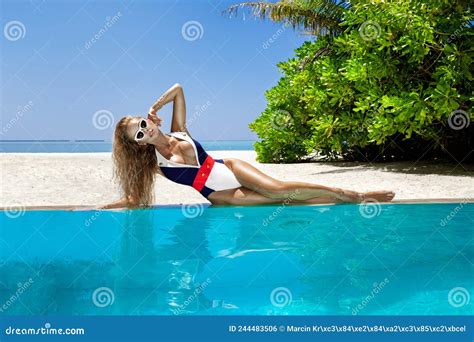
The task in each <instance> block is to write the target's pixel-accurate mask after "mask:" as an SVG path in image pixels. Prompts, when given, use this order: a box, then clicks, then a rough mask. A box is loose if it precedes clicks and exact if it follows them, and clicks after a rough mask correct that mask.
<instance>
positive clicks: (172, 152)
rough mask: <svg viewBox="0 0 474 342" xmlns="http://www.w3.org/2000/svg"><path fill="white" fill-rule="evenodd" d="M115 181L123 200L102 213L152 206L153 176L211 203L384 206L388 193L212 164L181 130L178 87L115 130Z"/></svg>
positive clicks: (234, 163)
mask: <svg viewBox="0 0 474 342" xmlns="http://www.w3.org/2000/svg"><path fill="white" fill-rule="evenodd" d="M171 101H173V118H172V123H171V133H169V134H166V133H163V132H162V131H161V130H160V129H159V127H161V122H162V119H161V118H160V117H158V116H157V115H156V112H157V111H158V110H159V109H160V108H161V107H163V106H164V105H165V104H167V103H169V102H171ZM113 160H114V165H115V177H116V178H117V179H118V181H119V183H120V185H121V190H122V192H123V195H124V196H123V198H122V199H121V200H119V201H117V202H114V203H111V204H107V205H105V206H102V207H101V208H103V209H108V208H120V207H136V206H140V205H150V204H152V203H153V197H154V196H153V195H154V186H153V184H154V180H155V176H156V174H157V173H159V174H161V175H162V176H164V177H166V178H168V179H170V180H172V181H174V182H177V183H180V184H185V185H189V186H192V187H194V188H195V189H196V190H198V191H199V192H200V193H201V194H202V195H203V196H204V197H206V198H207V199H208V200H209V201H210V202H211V203H212V204H233V205H255V204H269V203H283V202H284V201H286V202H287V203H288V201H291V202H296V203H338V202H362V201H364V200H369V199H370V200H375V201H379V202H385V201H390V200H392V199H393V197H394V193H393V192H391V191H375V192H367V193H359V192H355V191H350V190H343V189H338V188H331V187H326V186H322V185H317V184H311V183H303V182H286V181H281V180H277V179H275V178H272V177H270V176H268V175H266V174H264V173H263V172H261V171H259V170H258V169H256V168H255V167H253V166H252V165H251V164H249V163H247V162H245V161H243V160H239V159H235V158H225V159H213V158H212V157H211V156H209V155H208V154H207V153H206V151H205V150H204V149H203V148H202V146H201V144H199V142H198V141H196V140H194V139H193V138H192V137H191V135H190V133H189V132H188V130H187V128H186V105H185V99H184V92H183V88H182V87H181V86H180V85H179V84H175V85H174V86H172V87H171V88H170V89H168V90H167V91H166V92H165V93H164V94H163V95H162V96H161V97H160V98H159V99H158V100H157V101H156V102H155V103H154V104H153V105H152V106H151V108H150V110H149V113H148V118H147V119H145V118H140V117H131V116H126V117H124V118H122V119H121V120H120V121H119V122H118V123H117V125H116V128H115V134H114V143H113Z"/></svg>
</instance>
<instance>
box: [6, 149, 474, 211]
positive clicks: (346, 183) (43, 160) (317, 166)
mask: <svg viewBox="0 0 474 342" xmlns="http://www.w3.org/2000/svg"><path fill="white" fill-rule="evenodd" d="M209 154H210V155H211V156H213V157H214V158H230V157H232V158H239V159H243V160H246V161H247V162H250V163H251V164H253V165H254V166H256V167H257V168H259V169H260V170H262V171H263V172H265V173H267V174H268V175H270V176H272V177H274V178H277V179H281V180H288V181H289V180H297V181H305V182H313V183H317V184H322V185H327V186H335V187H339V188H347V189H352V190H357V191H370V190H380V189H387V190H393V191H395V192H396V197H395V200H424V199H459V200H460V201H462V200H465V199H467V198H471V199H472V198H473V197H474V191H473V190H474V166H473V165H470V166H469V167H467V166H466V165H455V164H448V163H430V162H416V163H415V162H396V163H383V164H369V163H346V162H335V163H327V162H317V163H298V164H262V163H258V162H256V160H255V158H256V153H255V152H254V151H209ZM0 162H1V176H2V179H1V190H0V191H1V193H0V207H11V206H25V207H30V206H41V207H42V206H96V205H101V204H106V203H110V202H112V201H115V200H117V199H119V191H118V186H117V185H116V184H114V183H113V179H112V161H111V154H110V153H3V154H0ZM155 191H156V201H155V204H157V205H161V204H184V203H208V201H207V200H206V199H205V198H204V197H202V196H201V194H199V193H198V192H197V191H196V190H194V189H193V188H191V187H187V186H184V185H180V184H176V183H173V182H171V181H169V180H167V179H165V178H164V177H162V176H160V175H158V176H157V182H156V187H155Z"/></svg>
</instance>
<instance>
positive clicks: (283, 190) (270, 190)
mask: <svg viewBox="0 0 474 342" xmlns="http://www.w3.org/2000/svg"><path fill="white" fill-rule="evenodd" d="M258 191H259V192H260V193H261V194H262V195H264V196H266V197H269V198H284V197H286V196H287V195H288V192H289V191H290V189H289V188H288V185H287V184H286V183H285V182H283V181H275V182H266V183H264V184H261V185H259V186H258Z"/></svg>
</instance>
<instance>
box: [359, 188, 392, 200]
mask: <svg viewBox="0 0 474 342" xmlns="http://www.w3.org/2000/svg"><path fill="white" fill-rule="evenodd" d="M361 195H362V196H361V197H362V198H361V199H362V202H365V201H370V200H372V201H374V200H375V201H377V202H390V201H391V200H393V198H394V197H395V193H394V192H393V191H385V190H381V191H369V192H364V193H362V194H361Z"/></svg>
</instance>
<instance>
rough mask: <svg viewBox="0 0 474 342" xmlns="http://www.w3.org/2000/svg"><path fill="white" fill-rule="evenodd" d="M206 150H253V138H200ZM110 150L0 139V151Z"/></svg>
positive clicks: (84, 143)
mask: <svg viewBox="0 0 474 342" xmlns="http://www.w3.org/2000/svg"><path fill="white" fill-rule="evenodd" d="M199 142H200V143H201V145H202V146H203V147H204V149H205V150H208V151H226V150H231V151H238V150H244V151H253V150H254V148H253V144H254V143H255V141H254V140H215V141H214V140H201V141H199ZM94 152H112V141H106V140H97V139H75V140H67V139H64V140H27V139H23V140H0V153H94Z"/></svg>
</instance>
